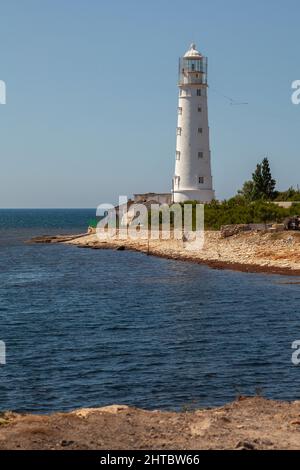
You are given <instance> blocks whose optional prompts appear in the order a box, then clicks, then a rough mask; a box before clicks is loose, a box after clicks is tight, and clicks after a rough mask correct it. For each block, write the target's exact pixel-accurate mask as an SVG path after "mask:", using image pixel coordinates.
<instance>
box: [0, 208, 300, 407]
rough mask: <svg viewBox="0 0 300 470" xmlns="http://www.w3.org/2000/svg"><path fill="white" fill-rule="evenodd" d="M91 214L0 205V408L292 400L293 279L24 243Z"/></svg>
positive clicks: (297, 290)
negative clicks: (0, 354) (0, 355)
mask: <svg viewBox="0 0 300 470" xmlns="http://www.w3.org/2000/svg"><path fill="white" fill-rule="evenodd" d="M94 215H95V210H93V209H90V210H89V209H84V210H83V209H78V210H77V209H73V210H71V209H60V210H57V209H53V210H43V209H41V210H25V209H24V210H19V209H18V210H17V209H16V210H10V209H9V210H0V341H3V343H5V347H6V363H5V364H2V365H0V410H1V411H4V410H13V411H20V412H33V413H50V412H53V411H67V410H72V409H76V408H81V407H100V406H105V405H110V404H126V405H130V406H136V407H141V408H145V409H149V410H153V409H161V410H192V409H194V408H210V407H216V406H221V405H224V404H225V403H228V402H231V401H232V400H235V399H236V398H237V397H238V396H254V395H261V396H264V397H266V398H272V399H276V400H299V399H300V366H298V367H297V366H296V365H294V364H293V363H292V354H293V352H294V351H293V349H292V345H293V343H294V342H295V341H297V340H300V309H299V307H300V283H299V281H300V280H299V278H297V277H288V276H279V275H269V274H248V273H242V272H235V271H230V270H214V269H211V268H209V267H207V266H204V265H197V264H192V263H188V262H181V261H174V260H167V259H162V258H157V257H152V256H146V255H144V254H142V253H137V252H130V251H122V252H121V251H114V250H90V249H80V248H77V247H74V246H67V245H62V244H52V245H51V244H28V243H26V241H28V240H29V239H30V238H32V237H35V236H40V235H52V234H53V235H54V234H68V233H84V232H85V231H86V228H87V225H88V223H89V221H90V220H91V219H93V217H94ZM3 343H2V344H3Z"/></svg>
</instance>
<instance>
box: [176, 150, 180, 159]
mask: <svg viewBox="0 0 300 470" xmlns="http://www.w3.org/2000/svg"><path fill="white" fill-rule="evenodd" d="M176 160H180V152H178V151H177V152H176Z"/></svg>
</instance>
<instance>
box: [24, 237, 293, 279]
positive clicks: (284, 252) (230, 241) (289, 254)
mask: <svg viewBox="0 0 300 470" xmlns="http://www.w3.org/2000/svg"><path fill="white" fill-rule="evenodd" d="M31 242H33V243H66V244H70V245H74V246H77V247H79V248H90V249H114V250H119V251H124V250H134V251H139V252H142V253H146V254H148V255H152V256H159V257H163V258H167V259H173V260H179V261H188V262H193V263H199V264H205V265H207V266H209V267H211V268H213V269H230V270H235V271H243V272H248V273H269V274H280V275H288V276H300V233H299V232H280V233H264V232H250V233H249V232H245V233H239V234H236V235H233V236H231V237H229V238H223V237H222V236H221V233H220V232H206V233H205V242H204V247H203V249H202V250H199V251H198V252H195V251H193V252H190V251H188V250H186V249H185V247H184V243H183V242H182V241H178V240H172V239H171V240H150V241H149V243H148V241H147V240H128V239H127V240H119V239H118V237H115V238H114V239H110V240H109V241H99V240H98V238H97V236H96V234H95V233H88V234H80V235H70V236H68V235H63V236H59V235H57V236H55V237H51V236H43V237H37V238H35V239H32V240H31Z"/></svg>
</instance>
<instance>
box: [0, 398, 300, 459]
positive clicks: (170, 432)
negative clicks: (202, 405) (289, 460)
mask: <svg viewBox="0 0 300 470" xmlns="http://www.w3.org/2000/svg"><path fill="white" fill-rule="evenodd" d="M8 449H9V450H29V449H31V450H101V449H103V450H107V449H109V450H135V449H142V450H148V449H149V450H157V449H166V450H167V449H172V450H202V449H203V450H206V449H211V450H225V449H226V450H249V451H250V450H278V449H280V450H292V449H293V450H298V449H300V402H293V403H286V402H279V401H270V400H266V399H264V398H260V397H254V398H239V399H237V401H235V402H234V403H232V404H229V405H226V406H223V407H220V408H215V409H206V410H183V411H181V412H168V411H145V410H140V409H137V408H130V407H128V406H124V405H113V406H107V407H104V408H94V409H80V410H76V411H72V412H69V413H54V414H51V415H36V414H18V413H12V412H8V413H2V414H1V415H0V450H8Z"/></svg>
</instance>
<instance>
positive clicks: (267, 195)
mask: <svg viewBox="0 0 300 470" xmlns="http://www.w3.org/2000/svg"><path fill="white" fill-rule="evenodd" d="M252 181H253V199H254V200H258V199H264V200H272V199H274V197H275V186H276V181H275V180H274V179H273V178H272V174H271V169H270V164H269V160H268V159H267V158H264V159H263V161H262V163H260V164H258V165H257V167H256V170H255V172H254V173H253V175H252Z"/></svg>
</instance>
